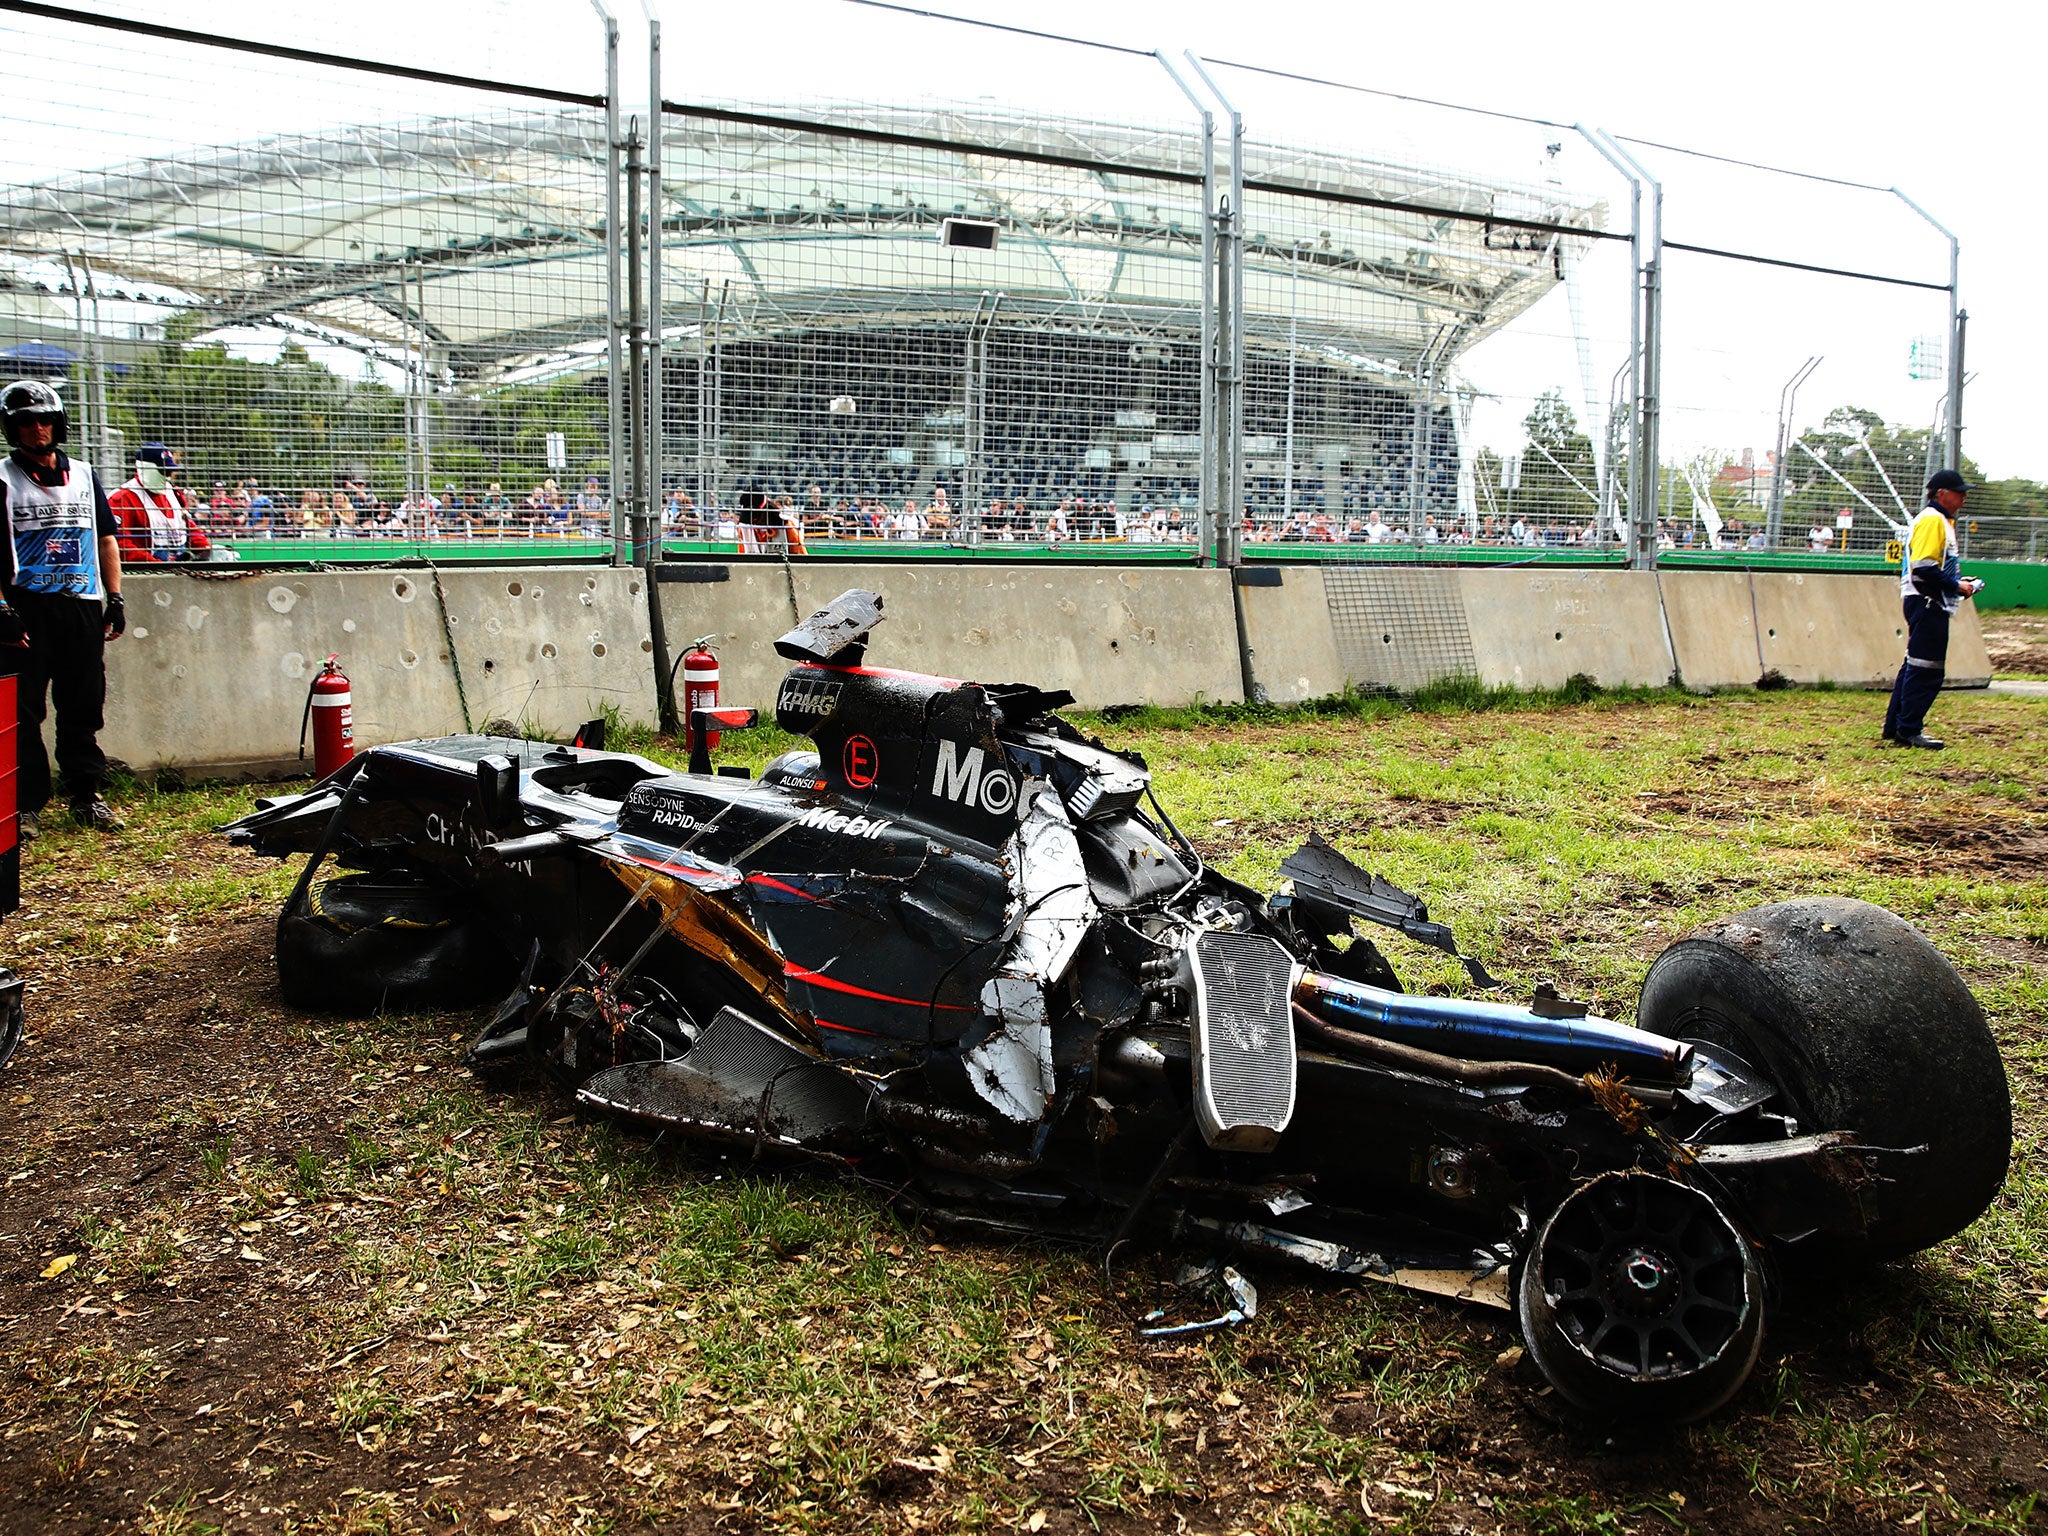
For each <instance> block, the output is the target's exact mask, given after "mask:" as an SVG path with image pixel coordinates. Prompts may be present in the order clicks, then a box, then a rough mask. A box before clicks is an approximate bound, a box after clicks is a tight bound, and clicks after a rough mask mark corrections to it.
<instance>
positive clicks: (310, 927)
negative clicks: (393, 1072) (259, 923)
mask: <svg viewBox="0 0 2048 1536" xmlns="http://www.w3.org/2000/svg"><path fill="white" fill-rule="evenodd" d="M516 975H517V966H516V964H515V963H514V961H513V958H512V956H511V954H510V952H509V951H508V950H507V949H506V947H505V945H504V943H503V942H502V941H501V940H500V939H499V937H498V936H497V934H496V933H495V932H494V931H493V929H492V926H491V924H490V923H489V921H488V920H487V919H486V918H485V917H484V915H483V914H482V913H480V912H478V911H477V910H476V908H475V907H474V905H473V904H472V903H471V902H469V901H468V900H467V899H466V898H465V897H463V896H462V895H461V893H459V892H456V891H452V890H450V889H448V888H447V887H446V886H443V885H439V884H437V883H435V882H433V881H431V880H429V879H427V878H426V877H424V876H419V875H412V874H407V873H404V872H396V873H389V874H375V875H368V874H360V875H343V876H341V877H340V878H338V879H334V880H323V881H321V882H319V883H317V884H315V885H314V886H313V887H312V888H311V889H309V890H308V891H307V893H306V901H305V904H304V906H303V907H294V908H288V909H287V910H286V911H285V913H284V915H283V916H281V917H279V918H278V920H277V978H278V982H279V985H280V986H281V987H282V988H283V990H284V995H285V997H286V998H287V999H288V1000H289V1001H291V1002H292V1003H293V1004H294V1005H296V1006H297V1007H300V1008H306V1009H311V1010H316V1011H321V1012H329V1013H369V1012H377V1011H380V1010H394V1011H400V1012H403V1011H405V1010H408V1009H414V1008H467V1007H473V1006H475V1005H477V1004H479V1003H485V1002H489V1001H491V1000H492V999H493V998H495V997H497V996H499V995H500V994H502V993H503V992H504V990H505V988H506V987H507V986H508V985H509V984H510V983H511V982H512V980H513V979H514V977H515V976H516Z"/></svg>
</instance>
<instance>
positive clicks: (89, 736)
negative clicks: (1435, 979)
mask: <svg viewBox="0 0 2048 1536" xmlns="http://www.w3.org/2000/svg"><path fill="white" fill-rule="evenodd" d="M0 429H4V430H5V432H6V436H7V442H8V446H9V447H10V448H12V450H13V452H11V453H9V454H8V456H7V457H6V458H5V459H0V516H4V517H5V520H6V528H7V540H6V546H7V547H6V559H7V566H6V587H5V592H6V597H5V601H4V602H0V645H6V646H8V647H9V650H8V653H7V655H8V659H9V660H11V661H12V662H13V664H14V670H15V672H16V674H17V676H18V677H19V679H20V683H19V688H18V692H17V694H16V698H17V701H18V713H17V716H16V718H17V721H18V723H19V726H20V730H19V732H18V734H17V738H16V751H17V753H18V758H17V767H16V772H17V774H18V775H19V777H18V779H17V794H18V800H17V803H18V805H19V807H20V812H21V836H22V838H23V840H24V841H26V840H27V839H28V838H31V837H34V836H35V834H36V832H37V830H38V823H39V821H40V819H41V815H42V809H43V807H44V806H45V805H47V804H48V803H49V799H50V760H49V758H48V756H47V755H46V754H45V752H44V748H43V715H44V713H45V711H46V710H47V708H48V707H49V706H50V705H54V706H55V708H56V714H57V766H58V767H59V768H60V769H62V770H63V773H64V778H65V782H66V787H67V789H68V791H69V793H70V797H71V814H72V816H73V818H74V819H75V820H76V821H77V822H78V824H79V825H80V826H84V827H93V828H97V829H98V830H100V831H103V832H117V831H119V830H120V828H121V821H120V818H119V817H117V816H115V814H114V812H113V810H112V808H111V807H110V806H108V804H107V802H106V800H105V799H104V798H103V797H102V791H103V790H104V789H105V787H106V781H107V759H106V754H104V753H103V752H101V751H100V745H99V732H100V726H101V724H102V723H103V722H102V714H103V711H104V710H105V707H106V699H107V669H106V645H107V642H108V641H110V640H114V639H116V638H118V637H119V636H120V634H121V632H122V631H123V630H125V629H126V628H127V627H128V616H127V610H126V609H125V608H124V607H123V606H122V602H121V551H120V547H119V545H118V544H117V543H116V541H115V529H116V527H117V526H118V525H117V524H116V522H115V519H114V514H113V510H112V509H111V508H110V507H109V506H108V505H107V493H106V491H105V489H104V488H103V487H102V486H101V485H100V478H99V476H98V475H97V474H95V473H94V472H93V471H92V469H91V468H90V467H89V466H87V465H84V464H80V463H77V462H75V461H74V460H72V459H71V458H70V457H69V456H68V455H66V454H65V453H64V452H63V449H62V446H61V445H62V444H63V442H64V440H65V437H66V436H67V435H68V432H69V422H68V420H67V419H66V417H65V414H64V401H63V399H62V398H61V397H60V396H59V395H58V393H57V392H56V390H54V389H52V388H51V387H50V386H49V385H48V384H45V383H42V382H41V381H40V380H36V379H17V380H15V381H14V382H13V383H12V384H9V385H8V386H7V387H6V388H5V389H4V390H0Z"/></svg>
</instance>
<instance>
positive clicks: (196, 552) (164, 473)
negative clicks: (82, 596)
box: [107, 443, 213, 565]
mask: <svg viewBox="0 0 2048 1536" xmlns="http://www.w3.org/2000/svg"><path fill="white" fill-rule="evenodd" d="M178 474H179V466H178V456H177V455H176V454H175V453H173V452H171V450H170V449H168V448H166V447H165V446H164V445H163V444H162V443H144V444H143V445H142V446H141V447H140V448H139V449H137V450H136V453H135V473H134V474H133V475H132V476H130V477H129V479H128V481H127V482H126V483H125V484H124V485H122V486H121V488H120V489H119V490H117V491H115V492H114V494H113V495H111V496H109V497H108V498H107V506H108V507H109V508H110V509H111V510H112V512H113V514H114V517H115V519H116V520H117V521H118V522H119V524H120V530H119V532H118V533H117V535H116V538H117V540H118V541H119V544H120V547H121V563H122V564H124V565H146V564H149V563H151V562H156V561H171V560H191V559H195V558H205V557H207V556H209V555H211V553H212V550H213V544H212V541H211V540H209V539H208V538H207V536H206V534H205V533H204V532H203V531H201V529H200V528H199V525H198V524H197V523H195V522H194V521H193V519H192V514H191V511H190V509H189V507H188V504H187V500H186V496H185V493H184V492H183V491H182V490H180V489H179V488H178Z"/></svg>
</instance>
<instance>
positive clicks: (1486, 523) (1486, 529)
mask: <svg viewBox="0 0 2048 1536" xmlns="http://www.w3.org/2000/svg"><path fill="white" fill-rule="evenodd" d="M1477 542H1479V543H1481V544H1498V543H1499V542H1500V530H1499V529H1498V528H1496V527H1494V525H1493V514H1492V513H1491V512H1489V513H1487V514H1486V516H1485V517H1483V518H1481V519H1480V520H1479V538H1478V540H1477Z"/></svg>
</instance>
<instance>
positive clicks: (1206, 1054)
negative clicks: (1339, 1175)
mask: <svg viewBox="0 0 2048 1536" xmlns="http://www.w3.org/2000/svg"><path fill="white" fill-rule="evenodd" d="M1193 969H1194V973H1195V1009H1194V1013H1195V1017H1194V1026H1195V1027H1194V1039H1195V1119H1196V1122H1197V1123H1198V1124H1199V1125H1200V1126H1201V1128H1202V1139H1203V1140H1204V1141H1206V1142H1208V1144H1209V1145H1210V1146H1212V1147H1215V1148H1218V1149H1219V1150H1221V1151H1225V1152H1270V1151H1272V1150H1273V1148H1274V1146H1275V1145H1276V1144H1277V1143H1278V1142H1279V1140H1280V1133H1281V1132H1282V1131H1284V1130H1286V1129H1287V1122H1288V1121H1289V1120H1291V1119H1293V1118H1294V1070H1295V1062H1294V1021H1293V1018H1292V1017H1291V1015H1290V1013H1289V1004H1290V1002H1291V1000H1292V998H1293V996H1294V981H1295V972H1296V971H1297V969H1298V966H1297V965H1296V963H1295V960H1294V957H1293V956H1292V955H1290V954H1288V952H1287V950H1286V949H1285V948H1284V947H1283V946H1282V945H1281V944H1280V942H1279V941H1278V940H1277V939H1269V938H1264V937H1261V936H1260V935H1258V934H1250V933H1205V934H1203V935H1202V936H1201V937H1200V938H1199V939H1197V940H1196V941H1195V946H1194V967H1193Z"/></svg>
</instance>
